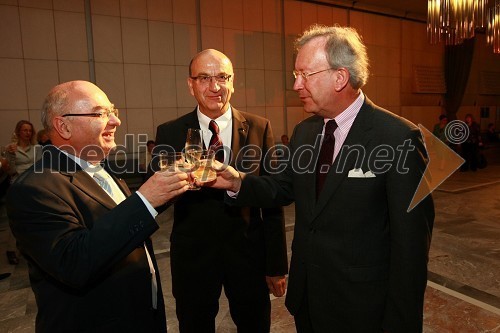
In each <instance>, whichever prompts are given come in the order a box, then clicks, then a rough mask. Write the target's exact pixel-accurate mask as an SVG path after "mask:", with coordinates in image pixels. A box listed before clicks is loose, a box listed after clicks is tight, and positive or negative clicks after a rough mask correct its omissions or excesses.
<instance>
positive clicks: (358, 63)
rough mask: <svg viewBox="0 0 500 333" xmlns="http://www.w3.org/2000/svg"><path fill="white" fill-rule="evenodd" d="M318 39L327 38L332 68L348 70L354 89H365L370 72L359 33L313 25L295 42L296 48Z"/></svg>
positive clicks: (327, 52)
mask: <svg viewBox="0 0 500 333" xmlns="http://www.w3.org/2000/svg"><path fill="white" fill-rule="evenodd" d="M318 37H325V38H326V43H325V52H326V57H327V60H328V63H329V64H330V67H332V68H334V69H338V68H341V67H343V68H346V69H347V70H348V71H349V75H350V79H349V83H350V84H351V86H352V87H353V88H354V89H359V88H361V87H363V86H364V85H365V84H366V82H367V81H368V76H369V75H370V72H369V69H368V67H369V64H368V55H367V53H366V46H365V44H364V43H363V40H362V38H361V36H360V35H359V34H358V33H357V31H356V30H355V29H353V28H350V27H340V26H332V27H328V26H323V25H312V26H311V27H310V28H309V29H308V30H306V31H305V32H304V33H303V34H302V36H300V37H299V38H298V39H297V40H296V41H295V48H296V49H297V50H299V49H300V48H301V47H302V46H304V45H305V44H307V43H308V42H310V41H311V40H313V39H315V38H318Z"/></svg>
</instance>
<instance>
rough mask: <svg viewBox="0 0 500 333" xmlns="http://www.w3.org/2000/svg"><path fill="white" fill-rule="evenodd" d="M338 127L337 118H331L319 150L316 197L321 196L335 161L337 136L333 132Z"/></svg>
mask: <svg viewBox="0 0 500 333" xmlns="http://www.w3.org/2000/svg"><path fill="white" fill-rule="evenodd" d="M336 128H337V123H336V122H335V120H333V119H332V120H329V121H328V122H327V123H326V125H325V136H324V138H323V144H322V145H321V150H320V152H319V158H318V164H317V165H316V197H318V196H319V194H320V193H321V190H322V189H323V185H324V184H325V180H326V176H327V175H328V170H330V166H331V165H332V163H333V152H334V150H335V137H334V136H333V132H335V129H336Z"/></svg>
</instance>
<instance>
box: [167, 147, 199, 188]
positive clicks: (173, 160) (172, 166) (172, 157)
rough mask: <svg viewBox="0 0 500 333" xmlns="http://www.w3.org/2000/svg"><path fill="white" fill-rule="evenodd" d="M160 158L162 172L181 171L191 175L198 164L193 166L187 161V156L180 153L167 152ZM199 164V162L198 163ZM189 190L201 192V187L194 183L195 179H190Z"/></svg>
mask: <svg viewBox="0 0 500 333" xmlns="http://www.w3.org/2000/svg"><path fill="white" fill-rule="evenodd" d="M159 158H160V170H161V171H170V172H174V171H181V172H186V173H190V172H191V171H192V170H194V168H195V167H196V164H192V163H190V162H188V161H187V159H186V155H185V154H184V153H180V152H165V153H161V154H160V155H159ZM197 163H199V162H197ZM188 186H189V188H188V189H189V190H199V189H200V187H198V186H196V184H195V183H194V178H193V177H190V179H189V182H188Z"/></svg>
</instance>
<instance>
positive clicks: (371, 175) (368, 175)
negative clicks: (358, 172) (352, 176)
mask: <svg viewBox="0 0 500 333" xmlns="http://www.w3.org/2000/svg"><path fill="white" fill-rule="evenodd" d="M365 178H375V174H374V173H373V172H371V171H370V170H368V171H367V172H365Z"/></svg>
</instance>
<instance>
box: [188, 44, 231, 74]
mask: <svg viewBox="0 0 500 333" xmlns="http://www.w3.org/2000/svg"><path fill="white" fill-rule="evenodd" d="M214 60H215V61H216V62H218V63H220V64H221V65H224V66H225V68H227V69H230V70H231V73H232V72H233V64H232V63H231V60H229V58H228V57H227V56H226V55H225V54H224V53H222V52H220V51H217V50H215V49H205V50H203V51H201V52H199V53H198V54H196V55H195V56H194V57H193V59H191V62H190V63H189V76H190V77H192V76H193V66H195V65H196V64H199V63H202V64H206V63H213V62H214Z"/></svg>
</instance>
